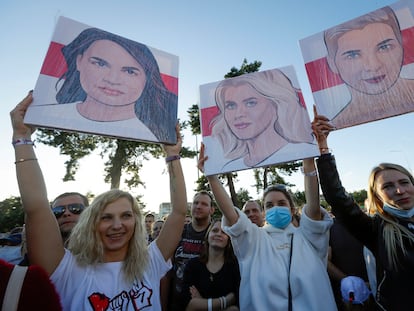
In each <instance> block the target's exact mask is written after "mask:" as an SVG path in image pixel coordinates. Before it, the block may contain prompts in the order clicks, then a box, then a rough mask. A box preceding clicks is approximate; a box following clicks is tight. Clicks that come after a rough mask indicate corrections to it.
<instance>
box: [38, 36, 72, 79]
mask: <svg viewBox="0 0 414 311" xmlns="http://www.w3.org/2000/svg"><path fill="white" fill-rule="evenodd" d="M63 47H64V45H63V44H60V43H56V42H50V46H49V49H48V51H47V53H46V57H45V60H44V62H43V65H42V69H40V74H42V75H47V76H52V77H55V78H60V77H61V76H62V75H63V74H64V73H65V72H66V70H67V66H66V61H65V59H64V57H63V54H62V51H61V49H62V48H63Z"/></svg>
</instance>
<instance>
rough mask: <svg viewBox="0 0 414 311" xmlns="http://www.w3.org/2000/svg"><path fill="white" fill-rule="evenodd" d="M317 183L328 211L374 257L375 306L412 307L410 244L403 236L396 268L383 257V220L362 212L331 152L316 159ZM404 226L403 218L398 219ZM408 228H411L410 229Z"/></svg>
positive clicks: (413, 268)
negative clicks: (375, 279) (347, 190)
mask: <svg viewBox="0 0 414 311" xmlns="http://www.w3.org/2000/svg"><path fill="white" fill-rule="evenodd" d="M317 166H318V172H319V178H320V184H321V188H322V192H323V195H324V196H325V199H326V201H327V202H328V204H329V205H331V207H332V212H333V214H334V215H335V217H337V218H338V219H340V220H341V222H342V223H343V224H344V225H345V226H346V228H347V229H348V230H349V232H351V233H352V234H353V235H354V236H355V237H356V238H357V239H358V240H359V241H361V243H363V244H364V245H365V246H366V247H368V248H369V249H370V250H371V252H372V253H373V254H374V256H375V258H376V265H377V287H378V288H377V294H376V300H377V303H378V304H379V305H380V306H382V308H379V310H387V311H394V310H396V311H397V310H398V311H405V310H407V311H408V310H414V245H413V244H411V243H410V242H409V241H408V239H407V238H403V240H404V244H405V247H406V250H407V253H406V254H405V255H404V254H403V253H402V251H401V248H398V249H399V253H398V258H399V268H398V270H395V269H392V267H391V265H390V263H389V260H388V258H387V254H386V250H385V242H384V238H383V234H382V233H383V228H384V220H383V219H382V218H381V217H379V216H378V215H375V216H373V217H370V216H368V215H366V214H365V213H364V212H363V211H362V210H361V208H360V207H359V205H358V204H357V203H356V202H355V201H354V199H353V198H352V196H351V195H349V194H348V193H347V192H346V191H345V189H344V188H343V187H342V184H341V180H340V179H339V174H338V171H337V168H336V162H335V158H334V156H332V155H331V154H323V155H321V157H320V158H319V159H318V160H317ZM400 224H401V225H403V226H405V227H407V228H409V227H408V223H407V222H405V223H404V222H400ZM411 230H412V229H411Z"/></svg>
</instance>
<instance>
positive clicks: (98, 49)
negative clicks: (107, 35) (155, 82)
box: [76, 40, 146, 106]
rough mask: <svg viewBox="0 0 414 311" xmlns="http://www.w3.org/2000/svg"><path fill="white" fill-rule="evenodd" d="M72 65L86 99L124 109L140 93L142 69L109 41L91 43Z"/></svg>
mask: <svg viewBox="0 0 414 311" xmlns="http://www.w3.org/2000/svg"><path fill="white" fill-rule="evenodd" d="M76 65H77V69H78V71H79V75H80V83H81V86H82V88H83V90H84V91H85V93H86V94H87V95H88V98H87V100H94V101H96V102H99V103H101V104H104V105H108V106H124V105H129V104H133V103H135V102H136V101H137V100H138V98H139V97H140V96H141V94H142V92H143V90H144V87H145V83H146V75H145V71H144V69H143V67H142V66H141V65H140V64H139V63H138V62H137V61H136V60H135V59H134V58H133V57H132V56H131V55H130V54H129V53H128V52H127V51H126V50H125V49H124V48H123V47H121V46H120V45H118V44H117V43H115V42H113V41H110V40H97V41H95V42H94V43H92V44H91V46H90V47H89V48H88V49H87V50H86V51H85V53H84V54H82V55H79V56H78V57H77V60H76Z"/></svg>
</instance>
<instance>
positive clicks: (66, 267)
mask: <svg viewBox="0 0 414 311" xmlns="http://www.w3.org/2000/svg"><path fill="white" fill-rule="evenodd" d="M148 251H149V262H148V267H147V269H146V270H145V272H144V276H143V278H142V279H141V280H135V281H134V282H133V284H128V283H127V282H126V281H125V279H124V278H123V273H122V262H109V263H102V264H97V265H93V266H92V265H89V266H80V265H79V264H78V263H77V261H76V258H75V257H74V256H73V255H72V253H71V252H70V251H68V250H65V255H64V257H63V258H62V261H61V262H60V263H59V265H58V267H57V268H56V270H55V271H54V272H53V274H52V275H51V280H52V282H53V283H54V284H55V286H56V289H57V291H58V293H59V295H60V298H61V302H62V306H63V310H65V311H68V310H71V311H88V310H93V311H101V310H108V311H109V310H119V311H121V310H122V311H127V310H134V311H136V310H145V311H151V310H153V311H160V310H161V303H160V279H161V278H162V277H163V276H164V275H165V274H166V273H167V271H168V270H170V269H171V261H170V260H168V261H167V262H166V261H165V260H164V257H163V256H162V254H161V252H160V250H159V248H158V247H157V244H156V243H155V242H153V243H151V244H150V245H149V246H148Z"/></svg>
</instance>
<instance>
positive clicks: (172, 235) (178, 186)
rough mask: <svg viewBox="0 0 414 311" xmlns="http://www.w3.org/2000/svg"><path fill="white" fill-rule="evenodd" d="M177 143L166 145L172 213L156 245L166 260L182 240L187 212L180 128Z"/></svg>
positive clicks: (177, 131)
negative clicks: (181, 160) (181, 161)
mask: <svg viewBox="0 0 414 311" xmlns="http://www.w3.org/2000/svg"><path fill="white" fill-rule="evenodd" d="M176 134H177V143H176V144H175V145H164V150H165V152H166V155H167V158H166V161H167V165H168V173H169V175H170V196H171V204H172V211H171V213H170V214H169V215H168V217H167V220H166V221H165V224H164V226H163V227H162V229H161V232H160V235H159V236H158V238H157V240H156V243H157V245H158V248H159V249H160V251H161V253H162V255H163V256H164V258H165V260H168V259H169V258H171V257H172V256H173V254H174V251H175V249H176V248H177V245H178V242H179V241H180V239H181V234H182V232H183V228H184V220H185V215H186V212H187V193H186V189H185V181H184V175H183V170H182V168H181V163H180V157H179V154H180V151H181V145H182V138H181V134H180V127H179V126H178V125H177V127H176Z"/></svg>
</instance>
